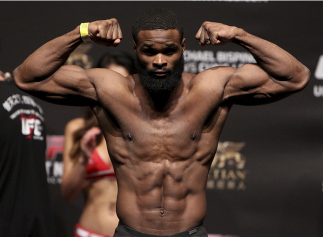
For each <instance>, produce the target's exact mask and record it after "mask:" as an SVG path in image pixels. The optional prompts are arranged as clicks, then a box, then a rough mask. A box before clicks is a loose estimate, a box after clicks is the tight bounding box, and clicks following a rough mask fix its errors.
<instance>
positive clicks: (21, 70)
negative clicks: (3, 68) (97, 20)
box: [14, 26, 82, 83]
mask: <svg viewBox="0 0 323 237" xmlns="http://www.w3.org/2000/svg"><path fill="white" fill-rule="evenodd" d="M79 32H80V31H79V26H78V27H76V28H75V29H74V30H73V31H71V32H69V33H67V34H65V35H62V36H60V37H57V38H55V39H53V40H51V41H49V42H47V43H46V44H44V45H43V46H41V47H40V48H38V49H37V50H36V51H35V52H34V53H32V54H31V55H30V56H29V57H28V58H27V59H26V60H25V61H24V62H23V63H22V64H21V65H20V66H19V67H18V68H17V69H16V70H15V72H14V74H16V75H17V74H19V75H20V76H19V77H17V76H16V78H19V80H22V81H20V82H21V83H28V82H34V81H41V80H44V79H46V78H48V77H49V76H51V75H52V74H53V73H55V71H57V70H58V69H59V68H60V67H61V66H62V65H63V64H64V63H65V61H66V59H67V58H68V57H69V55H70V54H71V53H72V52H73V51H74V50H75V49H76V48H77V47H78V46H79V45H80V44H81V43H82V39H81V37H80V33H79ZM22 75H23V76H22Z"/></svg>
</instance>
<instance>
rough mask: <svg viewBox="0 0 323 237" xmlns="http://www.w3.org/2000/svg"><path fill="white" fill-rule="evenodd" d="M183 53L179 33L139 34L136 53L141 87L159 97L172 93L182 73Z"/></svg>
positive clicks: (182, 41) (167, 31)
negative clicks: (165, 93)
mask: <svg viewBox="0 0 323 237" xmlns="http://www.w3.org/2000/svg"><path fill="white" fill-rule="evenodd" d="M184 49H185V39H183V40H181V37H180V34H179V32H178V31H177V30H145V31H140V32H139V34H138V38H137V43H135V44H134V50H135V52H136V54H137V60H136V67H137V70H138V73H139V78H140V83H141V85H142V86H143V87H144V88H146V89H147V90H149V91H150V92H152V93H156V94H158V93H163V92H170V91H171V90H173V89H174V88H175V87H176V85H177V84H178V82H179V80H180V79H181V75H182V72H183V68H184V59H183V51H184Z"/></svg>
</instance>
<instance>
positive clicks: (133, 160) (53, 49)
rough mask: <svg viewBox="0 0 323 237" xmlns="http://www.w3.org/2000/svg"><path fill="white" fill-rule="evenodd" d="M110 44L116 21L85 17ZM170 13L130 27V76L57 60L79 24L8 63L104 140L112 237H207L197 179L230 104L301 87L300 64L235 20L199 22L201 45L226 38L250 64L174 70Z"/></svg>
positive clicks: (178, 50)
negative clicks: (92, 124)
mask: <svg viewBox="0 0 323 237" xmlns="http://www.w3.org/2000/svg"><path fill="white" fill-rule="evenodd" d="M87 33H88V37H89V38H90V39H91V40H92V41H94V42H95V43H97V44H101V45H105V46H117V45H118V44H119V43H120V41H121V39H122V32H121V29H120V26H119V24H118V22H117V20H116V19H109V20H102V21H94V22H91V23H89V25H88V32H86V29H85V33H84V29H83V33H82V34H83V35H84V34H85V36H84V37H86V35H87ZM182 34H183V30H182V26H181V23H180V22H179V20H178V18H177V16H176V15H175V14H174V13H172V12H170V11H167V10H163V9H157V10H151V11H148V12H146V13H145V14H141V15H140V17H139V19H138V20H137V21H136V22H135V24H134V26H133V37H134V46H133V47H134V52H135V54H136V56H137V67H138V68H137V69H138V74H136V75H132V76H128V77H123V76H122V75H120V74H118V73H116V72H113V71H111V70H108V69H99V68H96V69H88V70H83V69H82V68H79V67H77V66H66V65H65V66H64V65H63V64H64V62H65V60H66V59H67V57H68V56H69V54H70V53H71V52H72V51H73V50H74V49H75V48H77V47H78V46H79V45H80V44H81V43H82V38H81V36H80V26H77V27H76V28H75V29H74V30H72V31H71V32H69V33H67V34H65V35H63V36H60V37H58V38H56V39H53V40H51V41H49V42H48V43H46V44H44V45H43V46H42V47H40V48H39V49H37V50H36V51H35V52H34V53H33V54H31V55H30V56H29V57H28V58H27V59H26V60H25V61H24V62H23V63H22V64H21V65H20V66H19V67H18V68H17V69H15V71H14V78H15V83H16V84H17V86H18V87H19V88H21V89H22V90H24V91H27V92H29V93H30V94H32V95H34V96H37V97H39V98H41V99H43V100H46V101H49V102H53V103H58V104H64V105H79V106H90V107H91V108H92V109H93V111H94V113H95V114H96V116H97V119H98V121H99V124H100V127H101V129H102V131H103V134H104V136H105V138H106V141H107V146H108V150H109V153H110V157H111V160H112V163H113V166H114V170H115V173H116V176H117V182H118V190H119V193H118V199H117V214H118V217H119V220H120V224H119V226H118V228H117V229H116V232H115V236H154V235H158V236H162V235H170V236H207V233H206V231H205V229H204V228H203V226H202V224H203V220H204V218H205V215H206V210H207V206H206V194H205V185H206V181H207V177H208V171H209V168H210V165H211V163H212V159H213V157H214V154H215V152H216V149H217V143H218V140H219V136H220V133H221V130H222V128H223V126H224V123H225V120H226V118H227V116H228V113H229V110H230V108H231V106H232V105H233V104H244V105H255V104H265V103H270V102H274V101H277V100H280V99H282V98H284V97H286V96H288V95H291V94H293V93H295V92H298V91H300V90H302V89H303V88H304V87H305V86H306V84H307V83H308V80H309V77H310V72H309V70H308V69H307V68H306V67H305V66H304V65H303V64H301V63H300V62H299V61H298V60H296V59H295V58H294V57H293V56H292V55H290V54H289V53H288V52H286V51H285V50H283V49H281V48H280V47H278V46H277V45H275V44H273V43H270V42H268V41H266V40H263V39H260V38H258V37H256V36H254V35H251V34H249V33H247V32H246V31H244V30H243V29H241V28H238V27H232V26H227V25H224V24H221V23H215V22H204V23H203V24H202V25H201V27H200V29H199V30H198V32H197V34H196V36H195V38H196V39H197V40H198V41H199V43H200V44H201V45H209V44H210V45H221V44H225V43H228V42H232V43H235V44H238V45H240V46H242V47H244V48H245V49H247V50H248V51H249V52H250V53H251V54H252V55H253V56H254V58H255V59H256V61H257V64H246V65H244V66H241V67H240V68H231V67H215V68H211V69H208V70H205V71H203V72H201V73H199V74H198V75H193V74H189V73H183V56H182V55H183V51H184V50H185V39H184V38H183V35H182Z"/></svg>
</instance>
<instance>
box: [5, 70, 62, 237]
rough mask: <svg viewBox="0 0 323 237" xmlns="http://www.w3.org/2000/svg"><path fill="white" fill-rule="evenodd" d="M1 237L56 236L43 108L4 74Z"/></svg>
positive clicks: (8, 75) (9, 76) (7, 74)
mask: <svg viewBox="0 0 323 237" xmlns="http://www.w3.org/2000/svg"><path fill="white" fill-rule="evenodd" d="M0 104H1V106H0V236H1V237H56V234H55V226H54V219H53V215H52V209H51V203H50V196H49V190H48V184H47V176H46V171H45V151H46V131H45V125H44V114H43V110H42V107H41V106H40V105H39V104H37V102H36V101H35V100H34V99H33V98H32V97H31V96H30V95H28V94H26V93H23V92H22V91H20V90H19V89H18V88H17V87H16V86H15V85H14V83H13V82H12V79H11V74H10V73H9V72H6V73H3V72H1V71H0Z"/></svg>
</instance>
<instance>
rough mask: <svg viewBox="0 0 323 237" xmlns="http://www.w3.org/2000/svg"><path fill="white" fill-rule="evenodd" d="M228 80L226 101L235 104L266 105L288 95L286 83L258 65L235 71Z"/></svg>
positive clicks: (225, 91)
mask: <svg viewBox="0 0 323 237" xmlns="http://www.w3.org/2000/svg"><path fill="white" fill-rule="evenodd" d="M227 80H228V81H227V83H226V86H225V90H224V100H231V101H232V103H235V104H241V105H257V104H266V103H270V102H274V101H276V100H279V99H281V98H283V97H285V96H287V95H288V93H287V92H288V91H287V90H286V88H285V86H284V82H280V81H277V80H275V79H274V78H272V77H271V76H270V75H269V74H268V73H266V72H265V71H264V70H263V69H262V68H261V67H260V66H259V65H257V64H245V65H243V66H241V67H240V68H237V69H235V71H234V72H233V73H232V74H231V75H230V76H229V77H228V79H227Z"/></svg>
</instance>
